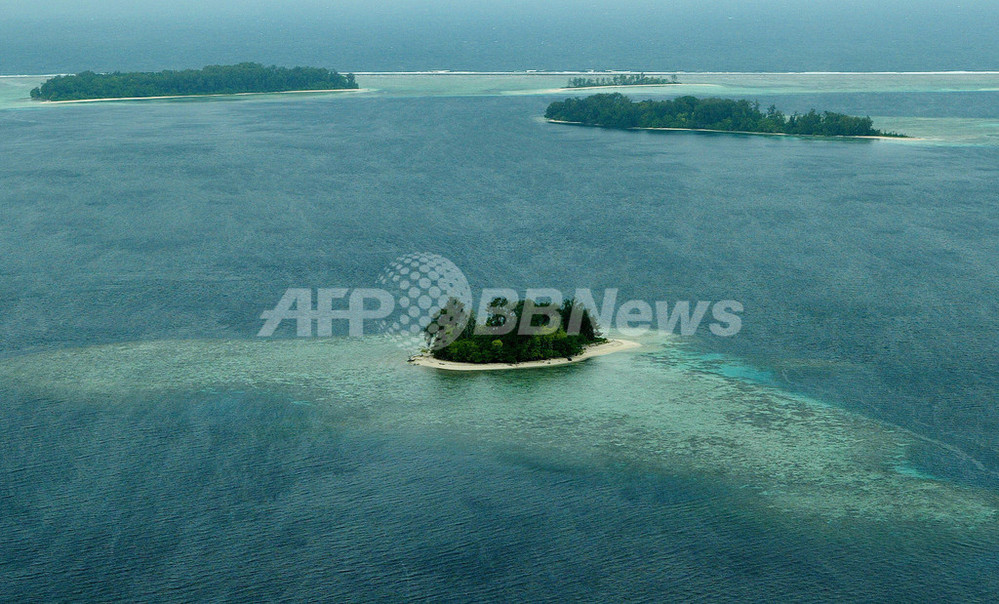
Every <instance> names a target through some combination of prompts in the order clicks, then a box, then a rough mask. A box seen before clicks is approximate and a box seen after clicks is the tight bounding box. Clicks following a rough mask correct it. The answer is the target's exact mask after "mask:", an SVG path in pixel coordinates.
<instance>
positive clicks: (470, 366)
mask: <svg viewBox="0 0 999 604" xmlns="http://www.w3.org/2000/svg"><path fill="white" fill-rule="evenodd" d="M640 346H641V344H639V343H638V342H632V341H631V340H610V341H608V342H604V343H603V344H596V345H593V346H588V347H587V348H586V350H584V351H583V352H582V353H581V354H579V355H577V356H574V357H572V360H569V359H567V358H564V357H562V358H557V359H547V360H544V361H526V362H523V363H456V362H453V361H442V360H440V359H435V358H434V357H432V356H430V355H429V354H421V355H418V356H415V357H413V358H412V359H410V361H409V362H410V363H412V364H413V365H419V366H421V367H433V368H434V369H445V370H448V371H497V370H501V369H536V368H538V367H556V366H558V365H568V364H570V363H578V362H580V361H585V360H586V359H590V358H593V357H599V356H603V355H605V354H611V353H614V352H621V351H622V350H630V349H632V348H638V347H640Z"/></svg>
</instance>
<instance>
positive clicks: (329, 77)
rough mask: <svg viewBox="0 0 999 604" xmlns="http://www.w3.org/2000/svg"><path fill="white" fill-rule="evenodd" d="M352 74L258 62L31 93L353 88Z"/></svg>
mask: <svg viewBox="0 0 999 604" xmlns="http://www.w3.org/2000/svg"><path fill="white" fill-rule="evenodd" d="M355 88H357V82H355V81H354V74H347V75H342V74H339V73H337V72H335V71H330V70H328V69H323V68H318V67H293V68H290V69H289V68H287V67H275V66H273V65H272V66H271V67H265V66H263V65H260V64H259V63H240V64H239V65H209V66H208V67H205V68H204V69H186V70H184V71H159V72H155V73H154V72H133V73H121V72H117V71H116V72H114V73H94V72H92V71H84V72H82V73H79V74H76V75H69V76H56V77H54V78H51V79H49V80H48V81H46V82H45V83H44V84H42V85H41V86H39V87H38V88H35V89H34V90H32V91H31V98H33V99H44V100H48V101H75V100H83V99H110V98H127V97H151V96H186V95H202V94H237V93H243V92H284V91H288V90H341V89H355Z"/></svg>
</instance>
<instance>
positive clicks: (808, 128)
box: [545, 93, 903, 136]
mask: <svg viewBox="0 0 999 604" xmlns="http://www.w3.org/2000/svg"><path fill="white" fill-rule="evenodd" d="M545 117H546V118H548V119H550V120H556V121H564V122H572V123H578V124H584V125H588V126H603V127H605V128H689V129H695V130H723V131H730V132H764V133H766V132H769V133H782V134H798V135H811V136H903V135H901V134H897V133H894V132H882V131H881V130H878V129H876V128H874V125H873V122H872V120H871V118H869V117H855V116H851V115H844V114H842V113H833V112H831V111H824V112H822V113H818V112H816V111H815V110H814V109H812V110H811V111H809V112H808V113H804V114H799V113H792V114H791V115H789V116H788V115H785V114H784V113H783V112H781V111H779V110H778V109H777V108H776V107H774V106H773V105H771V106H770V107H769V108H768V109H767V110H766V112H763V111H760V107H759V103H755V102H750V101H747V100H745V99H743V100H732V99H721V98H704V99H699V98H697V97H693V96H682V97H679V98H676V99H672V100H664V101H639V102H634V101H632V100H631V99H630V98H628V97H626V96H624V95H623V94H620V93H604V94H594V95H591V96H588V97H586V98H578V97H577V98H569V99H565V100H564V101H556V102H554V103H552V104H551V105H549V106H548V109H547V110H546V111H545Z"/></svg>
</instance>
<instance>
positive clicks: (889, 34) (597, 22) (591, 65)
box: [0, 0, 999, 74]
mask: <svg viewBox="0 0 999 604" xmlns="http://www.w3.org/2000/svg"><path fill="white" fill-rule="evenodd" d="M64 4H70V5H73V4H75V5H77V6H66V7H60V8H62V9H63V10H57V9H52V8H49V9H48V10H46V7H45V6H39V5H38V4H33V5H23V6H18V5H14V6H11V7H9V8H8V9H7V10H6V14H4V18H2V19H0V74H24V73H64V72H71V73H73V72H77V71H82V70H84V69H93V70H96V71H105V70H106V71H113V70H145V69H150V70H156V69H167V68H185V67H201V66H203V65H205V64H214V63H233V62H239V61H246V60H255V61H261V62H265V63H277V64H288V65H292V64H294V65H298V64H308V65H323V66H328V67H331V68H337V69H341V70H353V71H411V70H426V69H470V70H480V71H482V70H523V69H639V70H641V69H645V70H685V71H939V70H962V69H969V70H994V69H996V68H997V67H999V63H997V61H999V42H997V41H996V37H995V35H994V24H995V23H996V22H997V20H999V6H997V4H996V3H994V2H969V3H963V4H962V5H960V6H958V5H949V6H942V5H940V3H937V2H923V1H917V2H901V1H899V0H891V1H887V2H880V3H876V4H875V3H870V2H864V3H856V2H825V1H819V2H809V3H807V4H802V3H800V2H787V1H783V0H756V1H749V2H721V3H710V4H705V3H703V2H693V1H690V0H684V1H681V2H669V3H665V2H656V1H652V0H624V1H622V2H618V3H615V4H614V5H609V4H607V3H601V2H589V1H586V0H554V1H551V2H544V3H537V2H531V3H528V2H519V1H515V2H496V3H488V2H468V3H464V2H462V3H457V2H449V1H447V0H438V1H436V2H419V3H415V2H414V3H392V4H385V5H371V4H370V3H363V4H362V3H359V2H337V3H322V2H299V3H293V4H289V3H271V5H272V6H271V7H270V9H267V8H259V5H260V4H261V2H256V3H247V2H241V3H238V4H237V3H227V2H213V3H211V4H210V5H208V6H205V4H207V3H187V4H186V5H185V4H180V5H177V6H175V7H174V6H173V5H170V6H169V7H168V6H166V5H163V6H148V5H143V4H141V3H120V6H115V5H114V4H113V3H111V4H108V5H107V6H104V5H103V4H101V5H94V6H89V7H86V6H84V7H83V8H84V9H86V10H83V9H81V8H80V6H79V4H80V3H64ZM263 4H267V3H266V2H264V3H263ZM227 5H228V6H227ZM275 5H276V6H275ZM358 5H360V6H358ZM73 8H76V9H77V10H72V9H73ZM67 9H68V10H67ZM39 15H44V16H39Z"/></svg>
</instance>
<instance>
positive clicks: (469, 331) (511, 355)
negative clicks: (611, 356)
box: [410, 298, 638, 371]
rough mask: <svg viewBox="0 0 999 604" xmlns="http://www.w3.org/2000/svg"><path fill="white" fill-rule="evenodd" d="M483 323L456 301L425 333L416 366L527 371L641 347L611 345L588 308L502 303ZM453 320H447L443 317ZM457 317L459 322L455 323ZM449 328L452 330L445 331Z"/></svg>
mask: <svg viewBox="0 0 999 604" xmlns="http://www.w3.org/2000/svg"><path fill="white" fill-rule="evenodd" d="M489 311H490V314H489V316H488V317H487V318H486V320H485V322H484V323H483V324H479V323H477V321H476V319H475V314H474V313H467V312H465V311H464V308H463V307H462V306H461V304H460V302H457V301H455V300H452V301H450V302H449V303H448V305H447V306H446V307H445V308H444V309H442V310H441V311H439V312H438V313H437V314H436V315H435V317H434V320H433V321H432V322H431V323H430V325H428V327H427V328H426V329H425V336H426V340H427V344H428V349H427V350H425V351H424V352H423V353H422V354H420V355H417V356H414V357H412V358H411V359H410V362H412V363H414V364H416V365H422V366H425V367H433V368H437V369H448V370H454V371H475V370H489V369H526V368H534V367H548V366H553V365H565V364H568V363H574V362H579V361H582V360H585V359H588V358H592V357H594V356H600V355H603V354H608V353H611V352H617V351H619V350H626V349H629V348H634V347H636V346H638V344H636V343H634V342H629V341H624V340H608V339H607V338H604V337H603V335H602V334H601V332H600V328H599V326H598V325H597V323H596V321H595V320H594V319H593V317H592V316H591V314H590V312H589V311H588V310H587V309H586V307H584V306H583V305H582V304H579V303H577V302H575V301H573V300H567V301H566V302H564V303H563V304H562V305H561V306H557V307H556V306H553V305H552V304H551V303H550V302H538V301H536V300H525V301H520V302H518V303H517V304H515V305H510V304H508V303H507V300H506V299H505V298H496V299H494V300H493V301H492V303H491V304H490V307H489ZM448 316H449V317H450V319H449V320H445V321H442V320H441V317H448ZM455 317H457V319H455ZM442 325H445V326H446V327H442Z"/></svg>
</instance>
